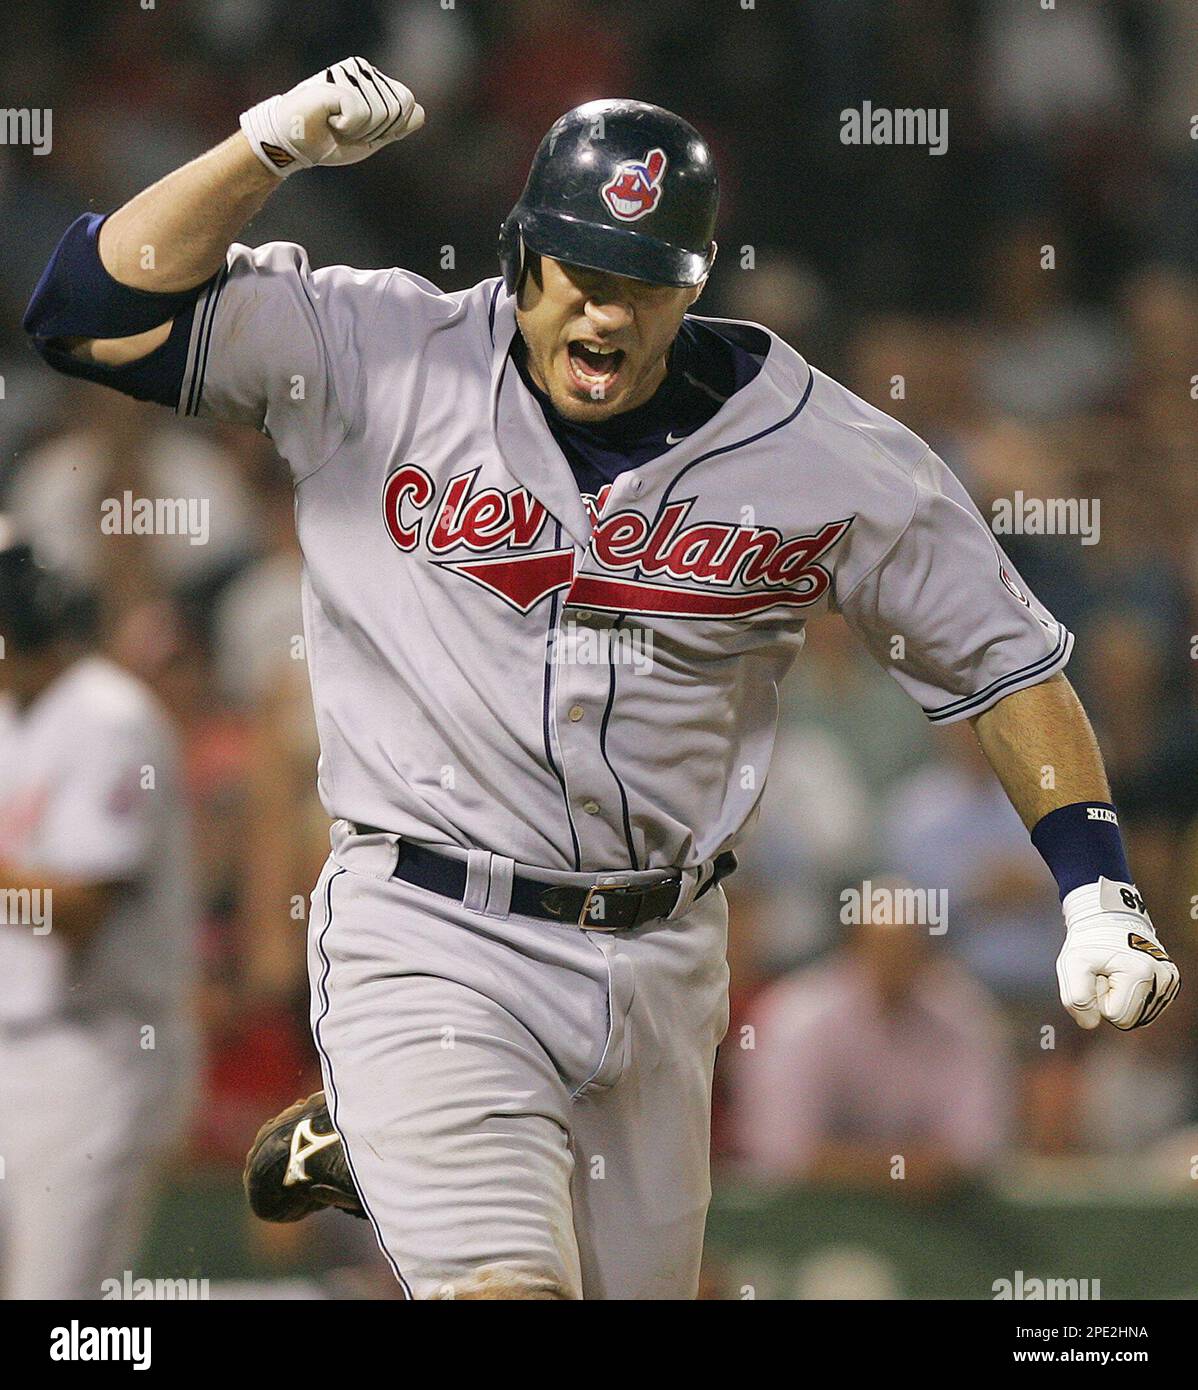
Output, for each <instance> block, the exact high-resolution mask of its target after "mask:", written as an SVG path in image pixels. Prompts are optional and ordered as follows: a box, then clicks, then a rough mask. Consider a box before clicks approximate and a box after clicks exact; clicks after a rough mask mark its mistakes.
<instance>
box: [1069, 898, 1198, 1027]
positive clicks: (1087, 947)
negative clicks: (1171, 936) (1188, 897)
mask: <svg viewBox="0 0 1198 1390" xmlns="http://www.w3.org/2000/svg"><path fill="white" fill-rule="evenodd" d="M1062 907H1063V909H1064V912H1065V944H1064V946H1062V947H1061V954H1060V955H1059V956H1058V957H1057V980H1058V981H1059V982H1060V986H1061V1002H1062V1003H1063V1004H1064V1005H1065V1008H1066V1009H1068V1010H1069V1013H1070V1014H1071V1015H1072V1016H1073V1019H1074V1021H1075V1022H1076V1023H1077V1024H1079V1026H1080V1027H1082V1028H1097V1027H1098V1025H1099V1023H1101V1022H1102V1020H1103V1019H1104V1018H1105V1019H1106V1021H1107V1022H1108V1023H1111V1024H1113V1025H1114V1026H1115V1027H1116V1028H1122V1029H1128V1028H1142V1027H1143V1026H1144V1025H1145V1024H1147V1023H1151V1022H1152V1021H1153V1019H1155V1018H1157V1017H1159V1016H1160V1014H1161V1013H1163V1012H1164V1010H1165V1009H1166V1008H1168V1006H1169V1005H1170V1004H1171V1003H1172V1002H1173V999H1174V998H1175V996H1176V994H1177V991H1178V990H1179V989H1180V988H1181V977H1180V975H1179V974H1178V970H1177V966H1176V965H1174V964H1173V962H1172V961H1171V960H1170V959H1169V957H1168V956H1167V955H1166V954H1165V950H1164V948H1163V947H1162V946H1161V943H1160V942H1159V941H1158V940H1157V936H1156V930H1155V928H1154V927H1153V925H1152V921H1151V919H1150V918H1149V916H1148V913H1147V911H1146V910H1145V908H1144V900H1143V898H1141V897H1140V895H1139V893H1138V892H1137V891H1136V889H1135V887H1134V886H1133V885H1132V884H1130V883H1113V882H1112V881H1111V880H1110V879H1107V878H1100V879H1099V880H1098V882H1097V883H1088V884H1086V885H1085V887H1083V888H1075V889H1074V890H1073V891H1072V892H1071V893H1068V894H1066V897H1065V901H1064V903H1062Z"/></svg>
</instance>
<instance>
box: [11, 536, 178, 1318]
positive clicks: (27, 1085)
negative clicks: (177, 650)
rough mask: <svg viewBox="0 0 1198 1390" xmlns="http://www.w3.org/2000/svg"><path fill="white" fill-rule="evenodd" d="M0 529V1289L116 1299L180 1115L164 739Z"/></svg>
mask: <svg viewBox="0 0 1198 1390" xmlns="http://www.w3.org/2000/svg"><path fill="white" fill-rule="evenodd" d="M83 608H84V605H83V604H81V603H80V602H78V601H77V600H75V599H73V598H72V597H70V596H69V595H68V591H67V590H66V589H65V587H63V586H62V585H60V583H59V582H58V581H57V580H56V578H55V576H54V575H52V574H51V573H50V572H49V571H47V570H45V569H43V568H41V567H40V566H39V565H38V564H37V563H36V562H35V560H34V556H33V553H32V551H31V549H30V548H29V547H28V546H27V545H24V544H22V543H21V542H20V541H19V540H18V538H17V536H16V534H15V532H14V529H13V527H12V524H11V521H10V520H9V519H8V518H6V517H4V516H2V515H0V639H2V640H3V659H2V660H0V890H3V892H2V895H0V903H2V904H3V914H2V916H3V920H2V921H0V978H2V979H3V981H4V988H3V990H2V991H0V1157H2V1158H3V1163H4V1167H3V1181H2V1182H0V1289H2V1290H3V1295H4V1297H6V1298H51V1299H59V1298H99V1297H101V1296H102V1294H103V1292H104V1287H103V1286H104V1282H105V1281H107V1280H110V1279H113V1280H116V1281H118V1283H122V1282H123V1278H124V1275H125V1272H126V1271H129V1272H130V1274H131V1275H132V1276H133V1277H137V1272H136V1270H134V1269H132V1262H133V1259H134V1256H135V1254H136V1250H137V1244H138V1239H139V1236H140V1233H141V1227H142V1223H143V1219H144V1217H145V1214H146V1211H147V1209H148V1208H147V1198H148V1197H149V1195H150V1192H149V1189H150V1186H151V1184H152V1182H153V1178H154V1175H155V1171H156V1169H157V1168H158V1166H159V1164H160V1162H161V1160H162V1157H163V1155H164V1153H165V1152H166V1150H167V1149H168V1147H169V1145H170V1144H171V1142H172V1141H173V1140H174V1139H175V1138H176V1137H177V1134H178V1130H179V1126H180V1122H181V1121H182V1119H183V1117H184V1116H185V1115H186V1114H187V1111H188V1108H189V1102H190V1096H189V1082H190V1078H191V1071H192V1052H193V1041H192V1029H191V1025H190V1021H189V1018H188V1014H187V1002H188V994H189V989H190V986H191V981H192V968H191V955H192V950H193V944H194V933H195V917H194V912H193V907H192V885H191V866H190V860H189V846H188V842H187V834H186V822H185V816H184V808H183V801H182V798H181V794H180V786H179V779H178V769H177V766H176V749H175V741H174V736H173V734H172V732H171V729H170V726H169V724H168V722H167V719H166V717H165V714H164V713H163V711H162V709H161V707H160V706H159V703H158V701H157V700H156V699H155V698H154V696H153V695H152V694H151V693H150V692H149V690H147V689H146V688H145V686H143V685H142V684H141V682H139V681H138V680H136V679H135V678H134V677H132V676H131V675H129V674H127V673H126V672H124V671H122V670H121V669H120V668H119V667H117V666H116V665H114V664H113V663H112V662H111V661H110V660H108V659H106V658H105V657H103V656H100V655H98V654H97V653H96V652H95V651H94V650H92V649H91V648H90V647H89V644H88V642H87V640H86V638H85V636H84V627H85V622H84V613H83Z"/></svg>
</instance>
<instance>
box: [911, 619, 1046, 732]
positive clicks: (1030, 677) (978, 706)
mask: <svg viewBox="0 0 1198 1390" xmlns="http://www.w3.org/2000/svg"><path fill="white" fill-rule="evenodd" d="M1072 651H1073V633H1071V632H1070V631H1069V629H1068V628H1065V627H1061V626H1060V625H1059V624H1058V630H1057V641H1056V646H1055V647H1053V649H1052V651H1051V652H1049V654H1048V655H1047V656H1045V657H1041V658H1040V660H1039V661H1033V662H1031V663H1030V664H1029V665H1027V666H1022V667H1020V669H1019V670H1018V671H1012V672H1011V673H1010V674H1009V675H1006V676H999V677H998V678H997V679H996V680H992V681H991V682H990V684H989V685H987V686H984V687H983V688H982V689H981V690H979V691H977V693H976V694H973V695H963V696H962V697H961V698H960V699H959V700H953V701H952V702H951V703H950V704H947V705H940V706H939V707H938V708H936V709H925V710H924V714H926V715H927V717H928V719H929V720H930V721H931V722H932V723H933V724H938V723H947V722H950V721H953V720H957V719H960V718H962V717H963V716H965V715H969V714H981V713H982V712H983V710H985V709H988V708H989V707H990V706H991V705H995V704H997V703H998V702H999V700H1001V699H1002V697H1003V696H1004V695H1010V694H1012V693H1013V692H1014V691H1015V690H1017V689H1023V688H1024V687H1026V686H1029V685H1037V684H1039V682H1040V681H1042V680H1046V679H1047V678H1048V677H1049V676H1050V675H1052V674H1054V672H1055V671H1057V670H1059V669H1060V668H1061V667H1062V666H1064V665H1065V663H1066V662H1067V661H1068V660H1069V657H1070V655H1071V654H1072Z"/></svg>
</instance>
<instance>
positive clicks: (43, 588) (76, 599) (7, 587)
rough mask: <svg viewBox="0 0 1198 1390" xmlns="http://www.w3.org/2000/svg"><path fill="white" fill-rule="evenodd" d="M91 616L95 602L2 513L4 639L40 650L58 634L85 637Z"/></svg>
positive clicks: (0, 629)
mask: <svg viewBox="0 0 1198 1390" xmlns="http://www.w3.org/2000/svg"><path fill="white" fill-rule="evenodd" d="M91 618H92V611H91V602H90V600H89V599H88V598H87V597H86V596H85V595H83V594H82V593H78V592H74V591H72V590H70V589H69V588H68V587H67V586H66V585H64V584H63V582H62V581H61V580H60V579H59V577H58V576H57V575H56V574H54V573H52V572H51V571H50V570H48V569H46V568H45V567H44V566H43V565H41V564H39V563H38V561H37V558H36V556H35V555H34V553H33V550H32V548H31V547H30V546H29V545H28V544H27V543H26V542H25V541H23V540H21V539H20V537H19V536H18V534H17V531H16V527H15V526H14V525H13V523H12V521H11V520H10V519H9V518H8V517H6V516H4V515H2V514H0V637H3V638H4V639H5V640H6V641H9V642H11V643H12V646H13V648H14V650H15V651H18V652H21V651H36V650H38V649H39V648H41V647H44V646H46V645H47V643H49V642H52V641H55V640H56V639H57V638H59V637H67V636H82V635H83V634H84V633H85V632H86V630H87V629H88V627H89V625H90V621H91Z"/></svg>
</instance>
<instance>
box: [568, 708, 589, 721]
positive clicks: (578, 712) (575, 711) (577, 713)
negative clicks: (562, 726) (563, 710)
mask: <svg viewBox="0 0 1198 1390" xmlns="http://www.w3.org/2000/svg"><path fill="white" fill-rule="evenodd" d="M585 713H586V711H585V710H584V709H583V707H582V706H581V705H571V706H570V723H571V724H577V723H578V721H579V720H580V719H581V718H582V716H583V715H584V714H585Z"/></svg>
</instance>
